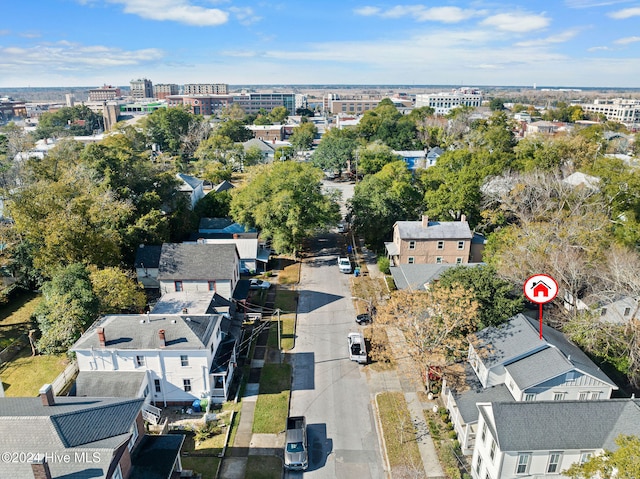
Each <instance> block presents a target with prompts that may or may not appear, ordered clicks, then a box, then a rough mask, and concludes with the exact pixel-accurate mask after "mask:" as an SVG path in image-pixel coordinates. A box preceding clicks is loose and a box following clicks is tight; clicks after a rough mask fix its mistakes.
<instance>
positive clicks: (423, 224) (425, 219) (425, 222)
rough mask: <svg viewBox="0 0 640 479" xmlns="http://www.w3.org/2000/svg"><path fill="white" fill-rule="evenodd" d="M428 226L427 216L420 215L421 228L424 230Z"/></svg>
mask: <svg viewBox="0 0 640 479" xmlns="http://www.w3.org/2000/svg"><path fill="white" fill-rule="evenodd" d="M427 226H429V217H428V216H427V215H422V227H423V228H426V227H427Z"/></svg>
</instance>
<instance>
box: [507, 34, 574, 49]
mask: <svg viewBox="0 0 640 479" xmlns="http://www.w3.org/2000/svg"><path fill="white" fill-rule="evenodd" d="M578 32H579V30H567V31H565V32H562V33H558V34H557V35H550V36H548V37H546V38H539V39H535V40H525V41H522V42H518V43H516V46H517V47H536V46H544V45H551V44H554V43H564V42H568V41H569V40H571V39H572V38H574V37H575V36H576V35H577V34H578Z"/></svg>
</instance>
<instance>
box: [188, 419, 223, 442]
mask: <svg viewBox="0 0 640 479" xmlns="http://www.w3.org/2000/svg"><path fill="white" fill-rule="evenodd" d="M221 432H222V429H221V428H220V427H219V426H218V425H217V424H216V423H215V422H206V423H204V424H203V425H202V426H200V427H199V428H198V429H196V430H195V431H194V435H193V438H194V439H195V440H196V442H202V441H206V440H207V439H209V438H210V437H212V436H216V435H218V434H220V433H221Z"/></svg>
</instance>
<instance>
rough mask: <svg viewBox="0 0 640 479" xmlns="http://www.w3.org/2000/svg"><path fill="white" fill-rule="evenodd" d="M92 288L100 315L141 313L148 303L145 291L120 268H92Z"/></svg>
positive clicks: (90, 276) (90, 275)
mask: <svg viewBox="0 0 640 479" xmlns="http://www.w3.org/2000/svg"><path fill="white" fill-rule="evenodd" d="M89 278H90V280H91V286H92V288H93V291H94V293H95V295H96V298H97V299H98V312H99V313H100V314H122V313H141V312H142V311H143V310H144V307H145V305H146V303H147V298H146V295H145V294H144V290H143V289H142V287H141V286H140V284H139V283H138V282H137V280H136V279H134V278H133V277H132V276H131V275H130V274H127V273H126V272H125V271H124V270H122V269H121V268H119V267H107V268H104V269H97V268H91V272H90V274H89Z"/></svg>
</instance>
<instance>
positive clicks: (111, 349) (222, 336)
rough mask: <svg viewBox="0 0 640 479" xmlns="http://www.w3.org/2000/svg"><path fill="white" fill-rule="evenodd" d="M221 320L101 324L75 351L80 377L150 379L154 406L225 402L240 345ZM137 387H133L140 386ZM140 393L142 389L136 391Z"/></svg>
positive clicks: (133, 318)
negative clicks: (118, 375) (114, 374)
mask: <svg viewBox="0 0 640 479" xmlns="http://www.w3.org/2000/svg"><path fill="white" fill-rule="evenodd" d="M225 319H226V318H225V317H224V316H223V315H220V314H190V313H189V312H185V313H184V314H137V315H136V314H127V315H107V316H103V317H102V318H100V319H98V320H97V321H96V322H95V323H94V324H93V325H92V326H91V328H89V329H88V330H87V331H86V332H85V333H84V334H83V335H82V336H81V337H80V339H79V340H78V341H77V342H76V343H75V344H74V345H73V346H72V347H71V351H73V352H74V353H75V354H76V359H77V362H78V369H79V370H80V374H86V373H88V372H91V373H92V374H95V377H97V378H99V377H101V375H102V374H104V373H105V372H109V371H111V372H113V371H118V372H119V373H121V374H122V373H133V372H139V373H144V374H145V375H146V378H147V379H146V380H147V384H148V389H147V391H146V392H147V393H148V394H149V396H150V400H151V401H152V402H153V404H154V405H155V406H159V407H166V406H171V405H188V404H191V403H192V402H193V401H194V400H196V399H200V398H207V399H208V400H210V401H212V402H223V401H225V400H226V399H227V397H228V394H229V386H230V383H231V380H232V378H233V373H234V370H235V367H236V340H235V338H234V337H233V336H231V335H228V334H226V333H225V332H223V321H225ZM129 376H130V377H131V378H132V379H131V380H132V381H134V385H132V386H131V387H132V388H134V389H135V387H136V385H138V384H141V383H140V381H139V379H138V378H136V377H135V376H133V375H132V374H129ZM138 387H140V386H138Z"/></svg>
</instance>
